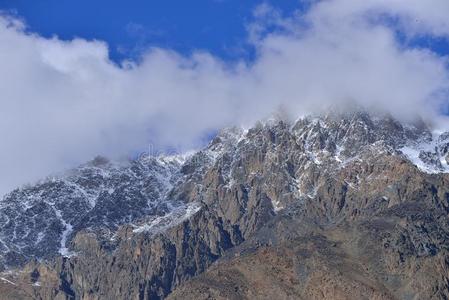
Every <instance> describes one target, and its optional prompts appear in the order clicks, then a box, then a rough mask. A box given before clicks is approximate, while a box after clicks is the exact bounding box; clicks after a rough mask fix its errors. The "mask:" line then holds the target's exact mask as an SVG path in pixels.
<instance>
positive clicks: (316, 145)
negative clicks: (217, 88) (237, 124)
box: [0, 111, 449, 299]
mask: <svg viewBox="0 0 449 300" xmlns="http://www.w3.org/2000/svg"><path fill="white" fill-rule="evenodd" d="M448 137H449V134H447V133H443V134H439V135H436V134H435V133H433V132H431V130H430V129H428V128H427V127H426V125H425V124H424V123H423V122H422V121H417V122H414V123H408V124H405V123H402V122H399V121H397V120H395V119H393V118H392V117H390V116H386V115H380V116H379V115H370V114H369V113H367V112H363V111H358V112H354V113H329V114H327V115H318V116H308V117H304V118H301V119H299V120H298V121H296V122H294V123H289V122H286V121H282V120H271V121H268V122H264V123H259V124H256V126H254V127H253V128H251V129H249V130H247V131H244V130H242V129H239V128H231V129H227V130H223V131H222V132H220V133H219V134H218V135H217V137H216V138H215V139H214V140H213V141H211V143H210V144H209V145H208V146H207V147H206V148H205V149H203V150H201V151H198V152H197V153H195V154H193V155H191V156H190V157H189V158H187V159H186V160H185V161H181V160H180V159H176V158H170V159H169V158H163V157H161V158H158V159H155V158H151V159H145V160H142V159H141V160H136V161H132V162H130V164H129V165H127V166H125V167H116V166H113V165H111V164H110V163H109V162H106V161H103V160H101V159H100V161H97V162H92V163H91V165H89V167H87V168H86V167H80V168H78V169H77V170H75V171H74V175H69V176H68V177H64V179H63V180H61V179H56V180H54V181H53V180H47V181H44V182H43V183H41V184H38V185H35V186H31V187H27V188H22V189H18V190H16V191H14V192H12V193H10V194H9V195H8V196H6V197H5V198H4V199H3V200H2V202H1V206H0V224H3V225H2V228H3V229H2V230H1V231H0V242H1V243H0V245H2V247H3V248H1V249H0V250H1V253H2V258H3V265H4V268H6V269H7V270H6V271H5V272H4V273H3V274H2V275H1V276H0V277H1V279H2V280H0V290H3V291H4V295H8V296H7V297H6V298H8V297H11V298H12V297H16V298H20V297H22V298H24V299H28V298H38V299H39V298H40V299H56V298H57V299H65V298H68V299H72V298H73V299H111V298H124V299H158V298H165V297H167V296H169V297H173V298H181V299H189V298H192V299H193V298H205V299H206V298H208V297H212V298H216V299H219V298H223V299H230V298H235V299H241V298H254V297H258V298H269V295H270V294H273V295H282V296H281V298H285V299H298V298H303V299H320V298H323V297H324V298H326V296H330V295H333V296H335V298H336V299H337V298H342V299H355V298H357V299H360V298H370V299H422V298H429V299H430V298H435V299H445V298H444V297H449V292H448V278H449V276H448V273H447V270H448V262H449V257H448V256H447V250H448V249H447V245H448V241H449V225H448V222H447V221H448V219H447V212H448V206H449V202H448V199H449V196H448V195H449V185H447V181H448V180H449V176H448V175H447V173H446V171H447V170H448V169H449V167H448V162H447V157H448V151H449V138H448ZM98 164H100V166H98ZM110 169H111V170H113V171H110ZM103 172H109V173H110V174H112V175H108V176H106V175H104V174H103ZM74 184H76V185H77V186H76V187H73V185H74ZM79 186H82V189H81V190H82V191H83V192H80V189H79ZM30 195H32V196H33V197H31V198H30ZM36 195H37V196H36ZM67 201H70V203H68V202H67ZM39 207H42V208H41V209H39ZM71 207H74V208H71ZM70 209H72V210H73V211H74V212H73V214H71V212H70V211H69V210H70ZM58 211H59V212H60V213H59V214H58ZM45 214H46V215H45ZM49 214H50V215H49ZM50 220H53V221H51V222H50ZM1 222H3V223H1ZM42 224H45V225H46V226H43V225H42ZM25 228H26V229H25ZM29 228H31V229H30V230H29V231H27V229H29ZM43 229H44V230H43ZM42 230H43V231H42ZM40 232H44V234H41V237H40V240H39V233H40ZM17 233H19V235H18V234H17ZM35 237H37V239H36V238H35ZM36 241H38V242H37V243H36ZM41 245H42V246H41ZM11 249H12V251H11ZM41 249H42V250H41ZM39 251H41V252H39ZM11 253H13V255H12V254H11ZM214 262H215V263H214ZM15 268H19V269H21V271H20V272H17V269H15ZM273 268H274V269H273ZM435 268H436V269H437V272H436V273H431V270H432V269H435ZM272 269H273V270H275V271H276V273H275V274H278V275H279V276H278V277H276V276H274V277H273V274H271V273H270V270H272ZM204 272H206V273H204ZM203 273H204V275H201V274H203ZM117 276H119V277H120V278H121V279H120V280H117ZM351 276H352V277H351ZM426 276H430V277H429V278H430V279H425V277H426ZM253 278H259V279H258V281H254V280H253ZM280 278H283V280H284V281H279V280H280ZM268 279H270V280H268ZM420 280H421V281H420ZM257 287H261V288H257ZM352 289H356V290H358V291H359V293H354V294H351V292H350V290H352ZM364 290H366V292H362V291H364ZM289 291H292V292H289Z"/></svg>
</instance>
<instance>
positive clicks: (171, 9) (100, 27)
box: [0, 0, 299, 61]
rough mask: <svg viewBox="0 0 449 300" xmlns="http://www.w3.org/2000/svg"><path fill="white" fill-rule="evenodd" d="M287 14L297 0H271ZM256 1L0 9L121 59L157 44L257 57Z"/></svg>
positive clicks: (111, 1)
mask: <svg viewBox="0 0 449 300" xmlns="http://www.w3.org/2000/svg"><path fill="white" fill-rule="evenodd" d="M265 2H266V3H271V4H272V5H274V6H276V7H277V8H279V9H280V10H282V11H283V13H285V14H286V15H288V14H289V13H290V12H292V11H293V10H295V9H298V8H299V2H298V1H297V0H278V1H265ZM260 3H261V1H255V0H245V1H242V0H195V1H184V0H132V1H117V0H95V1H92V0H77V1H74V0H40V1H31V0H15V1H10V0H0V9H2V10H4V11H7V12H9V13H12V14H15V15H17V16H19V17H21V18H23V19H24V20H25V22H26V23H27V25H28V27H29V30H31V31H34V32H38V33H39V34H40V35H42V36H45V37H51V36H53V35H57V36H58V37H59V38H61V39H66V40H70V39H72V38H73V37H82V38H85V39H99V40H104V41H106V42H107V43H108V44H109V46H110V56H111V58H112V59H113V60H115V61H120V60H122V59H124V58H135V57H136V56H138V55H139V54H140V53H141V51H142V50H143V49H145V48H147V47H151V46H157V47H162V48H169V49H173V50H176V51H178V52H180V53H183V54H189V53H190V52H191V51H192V50H193V49H196V50H197V49H201V50H207V51H209V52H211V53H213V54H214V55H216V56H219V57H221V58H223V59H225V60H228V59H236V58H251V56H252V49H251V48H250V47H248V44H247V43H246V38H247V32H246V29H245V26H246V25H247V24H248V23H250V22H251V21H252V12H253V10H254V8H255V7H256V6H257V5H259V4H260Z"/></svg>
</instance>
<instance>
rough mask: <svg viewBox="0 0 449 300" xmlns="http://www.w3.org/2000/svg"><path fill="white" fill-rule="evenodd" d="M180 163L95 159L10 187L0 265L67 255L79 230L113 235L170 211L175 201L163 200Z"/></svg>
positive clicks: (2, 213)
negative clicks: (51, 175)
mask: <svg viewBox="0 0 449 300" xmlns="http://www.w3.org/2000/svg"><path fill="white" fill-rule="evenodd" d="M182 162H183V159H182V158H177V157H160V158H149V157H142V158H140V159H137V160H133V161H129V162H126V163H111V162H109V161H107V160H105V159H104V158H100V157H99V158H96V159H95V160H93V161H91V162H89V163H87V164H85V165H82V166H80V167H78V168H76V169H74V170H71V171H70V172H67V173H66V174H63V175H60V176H54V177H49V178H47V179H45V180H42V181H41V182H39V183H37V184H35V185H32V186H26V187H22V188H19V189H16V190H14V191H13V192H11V193H9V194H8V195H6V196H5V197H4V198H3V199H2V200H1V202H0V228H1V229H0V266H1V265H2V264H3V265H4V267H7V266H15V265H19V264H21V263H22V262H25V261H27V260H29V259H30V258H32V257H34V258H37V259H45V258H50V257H53V256H55V255H58V254H61V255H64V256H68V255H70V254H72V253H70V251H69V246H68V245H69V242H70V240H71V238H72V237H73V235H74V233H76V232H78V231H80V230H93V231H101V232H102V234H106V235H112V234H113V233H114V231H115V230H116V229H117V228H118V226H119V225H122V224H126V223H133V222H137V221H138V220H139V219H141V218H143V217H147V216H163V215H165V214H166V213H170V208H171V207H174V206H179V205H178V204H176V203H175V204H173V203H170V201H168V200H166V199H165V198H166V194H167V193H168V192H169V191H170V189H171V188H172V186H173V184H174V183H175V182H176V181H177V180H178V179H179V177H180V168H181V165H182Z"/></svg>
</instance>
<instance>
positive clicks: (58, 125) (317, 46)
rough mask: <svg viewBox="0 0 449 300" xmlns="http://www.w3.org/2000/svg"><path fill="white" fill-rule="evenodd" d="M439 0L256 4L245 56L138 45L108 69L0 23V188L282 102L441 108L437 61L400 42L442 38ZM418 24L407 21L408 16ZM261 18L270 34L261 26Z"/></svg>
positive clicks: (89, 50) (103, 58) (100, 51)
mask: <svg viewBox="0 0 449 300" xmlns="http://www.w3.org/2000/svg"><path fill="white" fill-rule="evenodd" d="M448 5H449V4H448V2H447V1H445V0H429V1H421V0H413V1H405V0H404V1H399V0H396V1H394V0H390V1H386V0H385V1H374V0H367V1H356V0H351V1H350V0H333V1H332V0H329V1H322V2H316V3H315V2H313V4H312V8H311V10H309V11H308V12H307V13H305V14H300V13H298V14H296V15H295V16H294V17H291V18H284V17H282V15H281V14H280V13H278V12H276V11H274V10H273V9H272V8H270V7H268V6H263V7H261V8H259V9H258V10H257V16H256V17H257V21H256V22H255V23H254V24H252V25H251V26H250V27H249V28H250V32H251V35H250V37H251V41H252V42H253V43H254V45H255V47H257V53H258V55H257V58H256V60H255V61H254V62H253V63H251V64H250V65H248V64H246V63H244V62H240V63H233V64H229V63H226V62H222V61H220V60H219V59H217V58H214V57H213V56H211V55H210V54H207V53H196V54H194V55H193V56H191V57H188V58H186V57H182V56H180V55H178V54H176V53H174V52H170V51H167V50H161V49H150V50H149V51H148V52H147V53H146V55H145V56H144V57H143V59H142V62H141V63H140V64H138V65H136V64H133V63H130V62H128V63H124V64H123V66H122V67H118V66H116V65H114V64H113V63H112V62H111V61H110V60H109V58H108V49H107V45H106V44H105V43H103V42H99V41H85V40H82V39H76V40H73V41H68V42H67V41H61V40H59V39H58V38H52V39H45V38H42V37H40V36H38V35H36V34H29V33H26V32H25V29H24V25H23V24H22V23H21V22H19V21H17V20H14V19H11V18H9V17H6V16H3V17H1V19H0V65H1V69H0V136H1V137H2V147H1V148H0V192H5V191H8V190H9V189H11V188H13V187H15V186H17V185H20V184H22V183H25V182H27V181H30V180H35V179H37V178H39V177H42V176H44V175H46V174H48V173H51V172H54V171H58V170H61V169H63V168H67V167H70V166H73V165H75V164H78V163H80V162H83V161H85V160H87V159H89V158H91V157H93V156H94V155H96V154H99V153H100V154H106V155H110V156H117V155H120V154H124V153H129V152H130V151H132V150H135V149H144V148H145V147H146V145H147V144H148V143H149V142H153V143H157V144H159V145H173V144H179V145H182V146H185V147H190V146H192V145H195V143H196V142H197V141H198V138H200V137H201V136H202V135H203V134H204V133H205V132H207V131H208V130H211V129H217V128H220V127H223V126H227V125H230V124H241V123H245V124H248V123H251V122H253V121H254V120H257V119H260V118H263V117H265V116H267V115H268V114H270V113H271V112H273V111H274V110H275V109H276V108H277V107H279V105H283V106H284V107H286V108H287V109H288V111H290V112H291V113H292V115H298V114H301V113H303V112H304V111H308V110H311V109H316V108H320V107H323V106H326V105H329V104H331V103H344V102H346V101H347V100H351V101H358V102H359V103H361V104H363V105H367V106H374V107H377V108H382V109H386V110H389V111H390V112H392V113H394V114H396V115H399V116H403V117H407V116H411V115H414V114H421V115H422V114H424V115H427V116H429V115H431V116H434V115H436V114H438V111H439V109H440V107H441V105H442V104H447V103H446V101H447V89H448V85H449V80H448V69H447V59H446V58H445V57H441V56H439V55H437V54H435V53H432V52H431V51H429V50H428V49H407V48H404V47H403V46H401V45H400V44H399V43H398V41H397V40H396V39H395V35H394V32H393V31H392V29H391V28H388V27H386V26H383V25H381V24H379V23H376V22H373V20H376V17H379V16H384V15H388V16H391V17H395V18H397V20H398V21H399V22H398V24H399V25H400V26H401V27H400V29H401V30H403V31H404V32H405V33H406V35H408V36H414V35H416V34H432V35H438V36H443V37H447V36H449V26H448V21H447V18H446V17H445V16H447V15H448V13H449V7H448ZM416 20H418V22H416ZM267 24H270V26H273V25H275V26H277V27H278V29H281V30H279V31H275V32H274V33H271V34H261V33H263V32H264V28H265V26H266V25H267Z"/></svg>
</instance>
